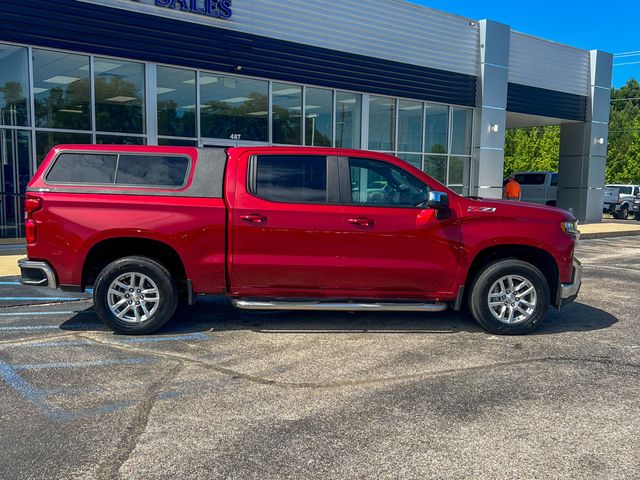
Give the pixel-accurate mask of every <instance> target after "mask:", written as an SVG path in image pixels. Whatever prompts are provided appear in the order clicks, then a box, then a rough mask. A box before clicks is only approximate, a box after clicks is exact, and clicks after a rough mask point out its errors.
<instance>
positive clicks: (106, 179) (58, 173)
mask: <svg viewBox="0 0 640 480" xmlns="http://www.w3.org/2000/svg"><path fill="white" fill-rule="evenodd" d="M117 163H118V156H117V155H99V154H91V153H63V154H61V155H60V156H59V157H58V158H57V159H56V161H55V163H54V164H53V166H52V167H51V170H49V173H48V174H47V181H49V182H52V183H90V184H110V183H111V184H112V183H113V182H114V179H115V177H116V164H117Z"/></svg>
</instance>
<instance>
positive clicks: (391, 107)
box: [369, 95, 396, 151]
mask: <svg viewBox="0 0 640 480" xmlns="http://www.w3.org/2000/svg"><path fill="white" fill-rule="evenodd" d="M395 136H396V100H395V98H387V97H375V96H373V95H372V96H370V97H369V150H386V151H389V150H395V143H396V142H395Z"/></svg>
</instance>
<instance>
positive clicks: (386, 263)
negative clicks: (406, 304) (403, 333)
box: [339, 157, 460, 298]
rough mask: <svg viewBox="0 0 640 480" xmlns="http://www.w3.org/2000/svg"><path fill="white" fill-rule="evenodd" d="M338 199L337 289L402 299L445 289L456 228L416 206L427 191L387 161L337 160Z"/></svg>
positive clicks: (457, 233) (452, 264) (453, 255)
mask: <svg viewBox="0 0 640 480" xmlns="http://www.w3.org/2000/svg"><path fill="white" fill-rule="evenodd" d="M339 161H340V185H341V196H342V201H343V216H342V230H343V235H342V240H341V244H342V256H341V258H340V287H341V288H342V289H343V290H346V291H349V292H356V293H350V296H357V295H358V293H357V292H359V294H360V295H361V296H363V297H371V296H375V295H376V294H382V295H384V296H398V297H403V298H407V297H408V296H414V297H415V298H423V297H429V296H436V295H437V293H438V292H446V291H450V288H451V284H452V281H453V278H454V275H455V273H456V266H457V263H458V262H457V259H458V246H459V237H460V226H459V223H458V221H457V219H456V218H455V213H454V210H452V215H451V217H450V218H447V219H442V220H438V219H437V218H436V217H435V212H434V211H433V210H427V209H426V207H424V206H419V204H420V203H421V202H423V201H424V200H425V199H426V198H427V195H428V192H429V190H430V188H429V186H427V185H426V184H425V183H424V182H422V181H421V180H419V179H417V178H416V177H414V176H413V175H411V174H410V173H408V172H407V171H406V170H404V169H402V168H400V167H399V165H394V164H392V163H389V162H387V161H383V160H378V159H372V158H365V157H362V158H358V157H353V158H340V159H339Z"/></svg>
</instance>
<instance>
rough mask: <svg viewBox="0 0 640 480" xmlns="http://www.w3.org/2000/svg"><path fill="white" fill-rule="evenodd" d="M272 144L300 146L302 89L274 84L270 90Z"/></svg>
mask: <svg viewBox="0 0 640 480" xmlns="http://www.w3.org/2000/svg"><path fill="white" fill-rule="evenodd" d="M272 105H273V143H282V144H287V145H300V142H301V140H302V138H301V136H300V132H301V130H302V115H301V114H300V112H301V111H302V87H299V86H297V85H290V84H287V83H275V82H274V84H273V90H272Z"/></svg>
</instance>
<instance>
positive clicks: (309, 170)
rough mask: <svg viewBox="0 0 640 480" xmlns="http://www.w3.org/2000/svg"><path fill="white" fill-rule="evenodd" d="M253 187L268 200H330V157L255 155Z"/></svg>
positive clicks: (305, 201)
mask: <svg viewBox="0 0 640 480" xmlns="http://www.w3.org/2000/svg"><path fill="white" fill-rule="evenodd" d="M252 168H253V169H254V170H255V178H254V179H253V185H252V186H250V189H251V191H252V192H253V193H255V194H256V195H258V196H259V197H261V198H264V199H265V200H271V201H274V202H287V203H327V157H323V156H317V155H259V156H258V157H256V158H254V159H253V165H252Z"/></svg>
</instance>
